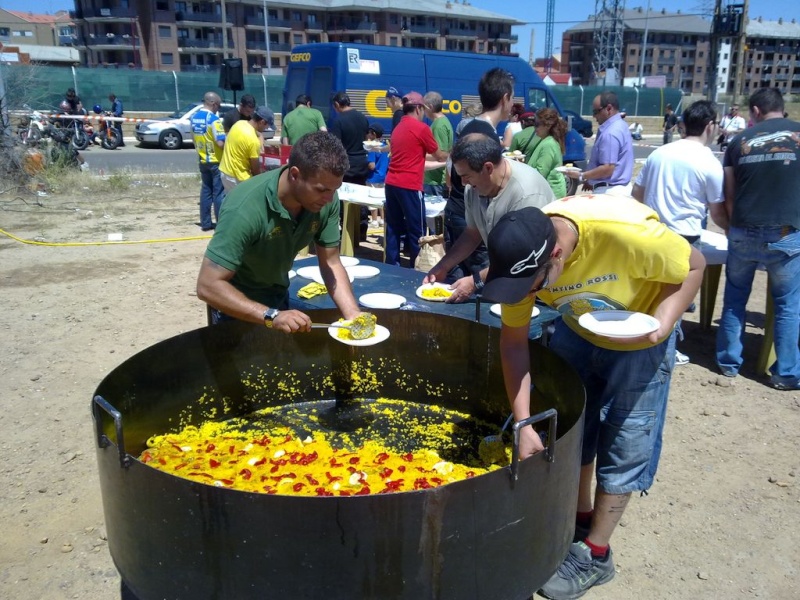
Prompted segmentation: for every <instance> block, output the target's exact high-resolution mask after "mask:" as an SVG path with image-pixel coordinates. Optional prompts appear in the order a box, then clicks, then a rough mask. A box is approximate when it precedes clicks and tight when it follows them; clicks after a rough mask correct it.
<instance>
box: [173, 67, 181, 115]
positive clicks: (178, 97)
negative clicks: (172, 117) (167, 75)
mask: <svg viewBox="0 0 800 600" xmlns="http://www.w3.org/2000/svg"><path fill="white" fill-rule="evenodd" d="M172 78H173V79H174V80H175V111H176V112H179V111H180V110H181V95H180V92H178V73H177V72H176V71H173V72H172Z"/></svg>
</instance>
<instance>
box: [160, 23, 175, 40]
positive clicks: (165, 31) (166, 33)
mask: <svg viewBox="0 0 800 600" xmlns="http://www.w3.org/2000/svg"><path fill="white" fill-rule="evenodd" d="M158 37H160V38H171V37H172V27H170V26H169V25H159V26H158Z"/></svg>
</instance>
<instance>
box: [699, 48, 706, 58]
mask: <svg viewBox="0 0 800 600" xmlns="http://www.w3.org/2000/svg"><path fill="white" fill-rule="evenodd" d="M705 55H706V53H705V52H703V51H702V50H698V51H697V58H703V57H704V56H705Z"/></svg>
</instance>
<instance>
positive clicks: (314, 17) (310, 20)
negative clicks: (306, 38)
mask: <svg viewBox="0 0 800 600" xmlns="http://www.w3.org/2000/svg"><path fill="white" fill-rule="evenodd" d="M316 23H317V14H316V13H308V24H309V25H316Z"/></svg>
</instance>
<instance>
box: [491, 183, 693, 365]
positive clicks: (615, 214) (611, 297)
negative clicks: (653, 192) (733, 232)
mask: <svg viewBox="0 0 800 600" xmlns="http://www.w3.org/2000/svg"><path fill="white" fill-rule="evenodd" d="M542 210H543V211H544V212H545V213H546V214H548V215H562V216H564V217H567V218H569V219H571V220H572V221H573V222H575V224H576V225H577V226H578V232H579V239H578V245H577V247H576V248H575V251H574V252H573V253H572V255H571V256H570V257H569V260H567V261H566V263H565V264H564V270H563V272H562V274H561V275H560V276H559V278H558V280H557V281H555V282H554V283H553V284H552V285H551V286H549V287H548V288H546V289H543V290H541V291H540V292H538V294H537V297H538V298H539V299H541V300H542V301H543V302H545V303H546V304H548V305H550V306H552V307H553V308H555V309H557V310H558V312H559V313H561V316H562V317H563V319H564V323H565V324H566V325H567V326H568V327H569V328H570V329H572V330H573V331H574V332H575V333H577V334H578V335H579V336H581V337H582V338H584V339H585V340H587V341H589V342H591V343H592V344H594V345H595V346H598V347H600V348H606V349H609V350H640V349H642V348H647V347H650V346H652V344H650V343H649V342H642V343H640V344H617V343H615V342H613V341H611V340H609V339H608V338H604V337H600V336H597V335H595V334H593V333H591V332H590V331H588V330H587V329H584V328H583V327H581V326H580V325H579V324H578V317H580V316H581V315H582V314H584V313H586V312H591V311H593V310H631V311H636V312H642V313H646V314H648V315H653V314H655V311H656V309H657V308H658V305H659V303H660V302H661V295H662V292H663V289H664V286H665V285H680V284H681V283H683V281H684V279H686V276H687V275H688V274H689V255H690V253H691V246H690V245H689V243H688V242H687V241H686V240H684V239H683V238H682V237H681V236H679V235H678V234H676V233H674V232H673V231H671V230H670V229H668V228H667V227H666V225H664V224H663V223H661V222H660V221H659V220H658V215H657V214H656V212H655V211H653V210H652V209H650V208H648V207H647V206H645V205H644V204H642V203H641V202H638V201H636V200H634V199H633V198H628V197H624V196H605V195H602V196H592V195H584V196H573V197H568V198H564V199H562V200H557V201H555V202H551V203H550V204H548V205H547V206H545V207H544V208H543V209H542ZM533 302H534V298H533V296H527V297H526V298H525V299H524V300H522V301H521V302H519V303H517V304H509V305H503V310H502V321H503V324H505V325H507V326H509V327H527V326H528V323H529V321H530V315H531V308H532V305H533ZM660 341H663V340H659V342H660Z"/></svg>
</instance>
